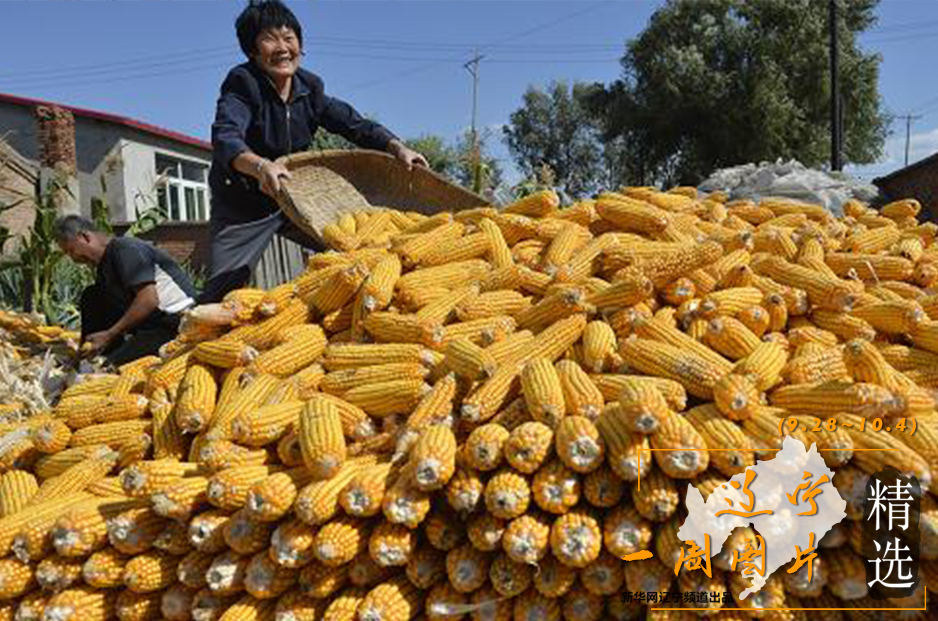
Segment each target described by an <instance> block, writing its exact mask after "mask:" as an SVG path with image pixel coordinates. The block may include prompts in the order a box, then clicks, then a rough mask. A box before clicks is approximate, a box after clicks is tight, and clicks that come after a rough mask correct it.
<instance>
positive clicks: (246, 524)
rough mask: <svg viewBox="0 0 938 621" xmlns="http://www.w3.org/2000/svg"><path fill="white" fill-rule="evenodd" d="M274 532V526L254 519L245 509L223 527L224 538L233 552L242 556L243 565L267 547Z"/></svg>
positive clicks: (239, 560)
mask: <svg viewBox="0 0 938 621" xmlns="http://www.w3.org/2000/svg"><path fill="white" fill-rule="evenodd" d="M273 530H274V527H273V525H272V524H270V523H266V522H261V521H259V520H255V519H252V516H250V515H248V513H247V511H246V510H245V509H241V510H240V511H237V512H236V513H235V514H234V515H232V516H231V518H230V519H229V520H228V521H227V522H225V524H224V526H222V537H223V538H224V540H225V543H226V544H227V546H228V547H229V548H231V551H232V552H234V553H235V554H239V555H241V557H240V558H239V559H238V562H239V563H241V562H242V561H243V560H244V559H245V558H249V557H250V556H251V555H252V554H254V553H256V552H259V551H261V550H263V549H264V548H265V547H267V545H268V544H269V542H270V536H271V532H272V531H273ZM216 558H217V557H216ZM245 565H246V562H245Z"/></svg>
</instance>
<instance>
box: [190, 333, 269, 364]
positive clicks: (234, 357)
mask: <svg viewBox="0 0 938 621" xmlns="http://www.w3.org/2000/svg"><path fill="white" fill-rule="evenodd" d="M192 357H193V358H194V359H195V360H198V361H199V362H202V363H204V364H207V365H211V366H213V367H218V368H221V369H231V368H233V367H237V366H244V365H247V364H250V363H251V362H253V361H254V359H255V358H256V357H257V350H256V349H254V348H253V347H251V346H250V345H247V344H246V343H244V342H242V341H239V340H233V339H232V340H215V341H205V342H203V343H199V344H198V345H196V346H195V349H194V350H192Z"/></svg>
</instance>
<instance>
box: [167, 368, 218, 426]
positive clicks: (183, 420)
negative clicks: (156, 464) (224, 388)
mask: <svg viewBox="0 0 938 621" xmlns="http://www.w3.org/2000/svg"><path fill="white" fill-rule="evenodd" d="M217 394H218V385H217V384H216V382H215V377H214V375H213V374H212V372H211V371H210V370H209V369H208V368H207V367H205V366H203V365H201V364H193V365H191V366H190V367H189V368H188V369H187V370H186V375H185V376H184V377H183V379H182V381H181V383H180V384H179V393H178V395H177V402H176V407H175V410H174V416H175V418H176V423H177V424H178V425H179V427H180V428H181V429H183V430H184V431H187V432H189V433H198V432H199V431H202V430H203V429H205V428H206V427H207V426H208V424H209V422H210V421H211V419H212V414H213V413H214V411H215V401H216V398H217Z"/></svg>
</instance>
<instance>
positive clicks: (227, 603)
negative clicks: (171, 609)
mask: <svg viewBox="0 0 938 621" xmlns="http://www.w3.org/2000/svg"><path fill="white" fill-rule="evenodd" d="M237 599H238V598H237V596H233V595H227V596H226V595H217V594H215V593H212V592H211V591H209V590H208V589H205V588H202V589H199V590H198V591H196V593H195V594H194V595H193V596H192V619H193V621H216V619H218V618H219V617H221V615H222V613H223V612H224V611H225V610H227V609H228V608H229V607H231V606H233V605H234V604H235V603H236V602H237Z"/></svg>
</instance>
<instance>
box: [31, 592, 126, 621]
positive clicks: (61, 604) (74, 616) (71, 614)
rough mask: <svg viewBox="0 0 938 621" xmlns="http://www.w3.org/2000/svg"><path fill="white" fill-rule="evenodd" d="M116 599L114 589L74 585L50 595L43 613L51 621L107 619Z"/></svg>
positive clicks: (99, 620)
mask: <svg viewBox="0 0 938 621" xmlns="http://www.w3.org/2000/svg"><path fill="white" fill-rule="evenodd" d="M115 599H116V593H115V592H114V591H106V590H98V589H93V588H91V587H87V586H80V587H74V588H71V589H66V590H64V591H62V592H61V593H56V594H55V595H53V596H52V597H50V598H49V600H48V601H47V602H46V605H45V608H44V609H43V613H42V615H43V619H47V620H49V621H52V620H53V619H55V620H61V621H77V620H78V619H81V620H82V621H106V620H107V619H109V618H111V616H112V614H113V610H112V608H113V606H114V603H115V602H114V600H115Z"/></svg>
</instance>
